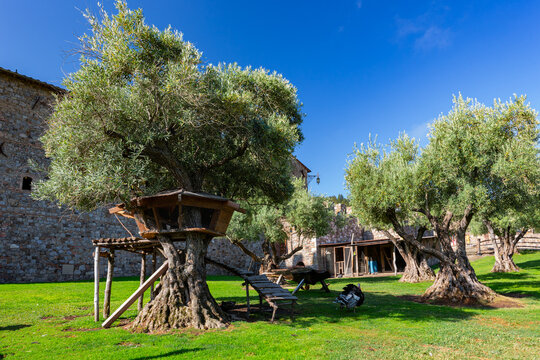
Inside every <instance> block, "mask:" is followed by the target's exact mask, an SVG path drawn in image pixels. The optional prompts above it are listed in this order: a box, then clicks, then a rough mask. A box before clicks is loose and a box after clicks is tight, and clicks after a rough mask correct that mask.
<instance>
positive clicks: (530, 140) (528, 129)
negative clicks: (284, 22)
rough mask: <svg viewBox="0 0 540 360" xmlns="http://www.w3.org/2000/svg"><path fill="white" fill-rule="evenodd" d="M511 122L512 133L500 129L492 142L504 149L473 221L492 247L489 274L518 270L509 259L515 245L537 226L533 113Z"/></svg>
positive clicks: (539, 174) (539, 160) (538, 176)
mask: <svg viewBox="0 0 540 360" xmlns="http://www.w3.org/2000/svg"><path fill="white" fill-rule="evenodd" d="M523 100H524V99H523ZM518 101H522V100H521V99H519V100H518ZM516 111H521V109H519V108H517V109H516ZM514 121H516V122H519V123H517V124H515V125H514V127H515V130H512V131H509V130H508V127H501V132H500V134H499V135H498V136H497V137H496V139H494V141H497V142H499V143H500V147H502V149H503V150H502V151H500V152H499V153H498V155H497V156H498V159H497V161H496V164H495V166H494V167H493V170H492V172H491V174H490V181H489V182H488V186H489V191H488V198H487V200H486V202H485V203H484V204H483V206H482V207H481V208H480V209H479V213H478V216H477V219H476V220H477V221H476V222H477V223H481V224H482V225H483V226H481V228H482V230H487V232H488V234H489V237H490V240H491V242H492V245H493V250H494V255H495V264H494V265H493V269H492V270H491V271H492V272H511V271H519V268H518V267H517V266H516V264H515V263H514V261H513V259H512V257H513V255H514V253H515V252H516V246H517V244H518V242H519V241H520V240H521V239H522V238H523V237H524V236H525V234H526V233H527V231H528V230H529V229H531V228H538V227H540V209H539V206H538V205H539V204H540V157H539V156H538V155H539V148H538V135H539V132H538V121H537V119H536V113H534V112H531V111H523V112H522V116H520V117H516V118H515V119H514ZM484 233H485V232H484Z"/></svg>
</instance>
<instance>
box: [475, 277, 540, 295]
mask: <svg viewBox="0 0 540 360" xmlns="http://www.w3.org/2000/svg"><path fill="white" fill-rule="evenodd" d="M486 285H487V286H489V287H490V288H491V289H492V290H494V291H496V292H497V293H499V294H501V295H504V296H508V297H514V298H519V297H524V298H534V299H540V283H539V282H538V281H534V280H533V281H519V282H517V283H516V282H511V281H490V282H486Z"/></svg>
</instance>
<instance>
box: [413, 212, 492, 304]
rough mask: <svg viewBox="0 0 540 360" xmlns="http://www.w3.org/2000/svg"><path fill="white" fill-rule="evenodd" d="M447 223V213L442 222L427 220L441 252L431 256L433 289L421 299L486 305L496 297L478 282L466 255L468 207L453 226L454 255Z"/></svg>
mask: <svg viewBox="0 0 540 360" xmlns="http://www.w3.org/2000/svg"><path fill="white" fill-rule="evenodd" d="M451 219H452V214H451V213H447V214H446V216H445V217H444V219H442V221H438V219H435V218H432V219H431V220H432V224H433V226H434V228H435V231H436V233H437V237H438V239H439V243H440V245H441V251H438V250H437V249H433V250H435V251H434V252H433V254H434V255H435V256H436V257H437V258H439V260H440V270H439V272H438V273H437V276H436V278H435V281H434V282H433V285H431V286H430V287H429V288H428V289H427V290H426V292H425V293H424V294H423V295H422V298H423V299H424V300H427V301H443V302H452V303H459V304H486V303H489V302H491V301H492V300H493V299H494V298H495V296H496V293H495V292H494V291H493V290H491V289H490V288H489V287H487V286H486V285H484V284H482V283H481V282H480V281H479V280H478V278H477V277H476V273H475V271H474V269H473V267H472V266H471V263H470V262H469V259H468V257H467V253H466V241H465V232H466V230H467V227H468V225H469V223H470V221H471V219H472V209H471V208H470V207H469V208H468V210H467V211H466V212H465V215H464V217H463V218H462V219H461V220H460V221H459V223H458V224H457V225H456V227H457V230H456V232H455V235H456V242H457V248H456V250H455V251H454V249H453V248H452V237H451V233H450V232H449V227H450V221H451Z"/></svg>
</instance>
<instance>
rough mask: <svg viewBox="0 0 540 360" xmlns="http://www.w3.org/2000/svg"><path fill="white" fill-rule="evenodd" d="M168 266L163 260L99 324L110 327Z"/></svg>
mask: <svg viewBox="0 0 540 360" xmlns="http://www.w3.org/2000/svg"><path fill="white" fill-rule="evenodd" d="M168 268H169V263H167V262H166V261H165V262H164V263H163V265H161V266H160V267H159V269H158V270H157V271H156V272H155V273H153V274H152V275H151V276H150V277H149V278H148V280H146V281H145V282H144V284H142V285H141V286H139V288H138V289H137V290H136V291H135V292H134V293H133V294H131V296H130V297H129V298H128V299H127V300H126V301H124V303H123V304H122V305H120V307H119V308H118V309H116V311H115V312H114V313H113V314H112V315H111V316H110V317H109V318H108V319H107V320H105V321H104V322H103V324H101V326H103V327H104V328H108V327H110V326H111V325H112V323H113V322H115V321H116V319H118V318H119V317H120V315H122V314H123V313H124V312H125V311H126V310H127V309H129V307H130V306H131V305H132V304H133V303H134V302H135V300H137V299H138V298H139V297H140V296H141V294H144V292H145V291H146V289H148V288H149V287H150V285H152V284H153V283H154V282H155V281H156V280H157V279H158V278H159V277H160V276H161V275H163V274H165V272H166V271H167V269H168Z"/></svg>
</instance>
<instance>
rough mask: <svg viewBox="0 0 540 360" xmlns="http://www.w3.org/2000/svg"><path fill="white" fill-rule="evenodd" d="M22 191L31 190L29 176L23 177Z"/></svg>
mask: <svg viewBox="0 0 540 360" xmlns="http://www.w3.org/2000/svg"><path fill="white" fill-rule="evenodd" d="M22 189H23V190H28V191H31V190H32V178H31V177H29V176H25V177H23V180H22Z"/></svg>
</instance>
